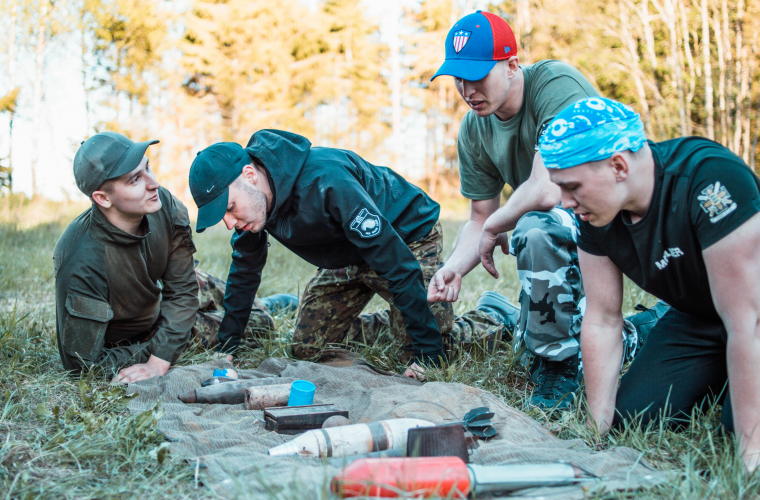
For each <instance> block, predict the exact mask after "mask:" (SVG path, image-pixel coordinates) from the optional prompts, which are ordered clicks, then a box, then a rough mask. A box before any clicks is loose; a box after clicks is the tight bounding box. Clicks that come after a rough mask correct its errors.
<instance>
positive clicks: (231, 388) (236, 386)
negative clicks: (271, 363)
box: [177, 377, 294, 405]
mask: <svg viewBox="0 0 760 500" xmlns="http://www.w3.org/2000/svg"><path fill="white" fill-rule="evenodd" d="M293 380H294V379H292V378H277V377H269V378H252V379H245V380H233V381H231V382H225V383H223V384H214V385H209V386H207V387H199V388H197V389H191V390H189V391H187V392H185V393H182V394H180V395H178V396H177V398H179V400H180V401H182V402H183V403H209V404H223V405H236V404H240V403H245V391H246V390H247V389H248V388H249V387H260V386H266V385H281V384H290V383H292V382H293Z"/></svg>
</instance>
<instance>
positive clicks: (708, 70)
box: [700, 0, 715, 141]
mask: <svg viewBox="0 0 760 500" xmlns="http://www.w3.org/2000/svg"><path fill="white" fill-rule="evenodd" d="M700 15H701V17H702V66H703V72H704V75H705V116H706V122H707V130H706V132H707V138H708V139H711V140H713V141H714V140H715V120H714V116H713V115H714V113H715V111H714V110H713V84H712V62H711V61H710V23H709V19H710V18H709V13H708V11H707V0H702V4H701V5H700Z"/></svg>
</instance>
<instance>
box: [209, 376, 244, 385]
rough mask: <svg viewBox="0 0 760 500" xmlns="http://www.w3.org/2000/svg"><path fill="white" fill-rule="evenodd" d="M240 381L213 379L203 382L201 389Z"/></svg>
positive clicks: (228, 378)
mask: <svg viewBox="0 0 760 500" xmlns="http://www.w3.org/2000/svg"><path fill="white" fill-rule="evenodd" d="M236 380H238V379H236V378H232V377H211V378H209V379H206V380H204V381H203V382H201V387H208V386H210V385H216V384H223V383H225V382H234V381H236Z"/></svg>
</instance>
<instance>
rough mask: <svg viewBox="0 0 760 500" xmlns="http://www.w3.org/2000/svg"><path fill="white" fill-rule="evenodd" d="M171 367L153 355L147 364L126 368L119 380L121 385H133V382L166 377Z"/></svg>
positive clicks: (120, 373) (118, 376)
mask: <svg viewBox="0 0 760 500" xmlns="http://www.w3.org/2000/svg"><path fill="white" fill-rule="evenodd" d="M169 366H171V363H170V362H169V361H164V360H163V359H161V358H157V357H155V356H153V355H152V354H151V355H150V359H148V361H147V363H140V364H136V365H132V366H129V367H127V368H124V369H122V370H121V371H120V372H119V374H118V375H117V378H118V380H119V383H121V384H131V383H132V382H139V381H140V380H147V379H149V378H153V377H161V376H163V375H166V372H167V371H169Z"/></svg>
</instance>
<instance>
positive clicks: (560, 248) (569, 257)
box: [509, 207, 586, 361]
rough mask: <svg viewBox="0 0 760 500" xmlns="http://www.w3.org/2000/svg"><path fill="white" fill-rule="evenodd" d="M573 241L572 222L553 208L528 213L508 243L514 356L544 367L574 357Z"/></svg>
mask: <svg viewBox="0 0 760 500" xmlns="http://www.w3.org/2000/svg"><path fill="white" fill-rule="evenodd" d="M577 237H578V226H577V223H576V221H575V218H574V217H573V216H571V215H570V214H569V213H568V212H566V211H564V210H562V209H561V208H558V207H557V208H553V209H552V210H549V211H547V212H528V213H526V214H525V215H523V216H522V217H521V218H520V220H519V221H518V222H517V226H516V227H515V230H514V231H513V232H512V238H511V240H510V242H509V251H510V253H511V254H512V255H514V256H515V257H517V276H518V278H519V279H520V284H521V285H522V291H521V293H520V318H519V320H518V324H517V326H516V332H515V338H514V348H515V352H520V351H523V352H525V351H527V352H528V353H532V354H535V355H536V356H539V357H541V358H544V359H546V360H549V361H564V360H566V359H568V358H570V357H571V356H574V355H577V354H578V353H579V352H580V347H581V345H580V332H581V320H582V319H583V311H584V310H585V301H586V298H585V296H584V293H583V283H582V281H581V274H580V268H579V266H578V249H577V246H576V241H577Z"/></svg>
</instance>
